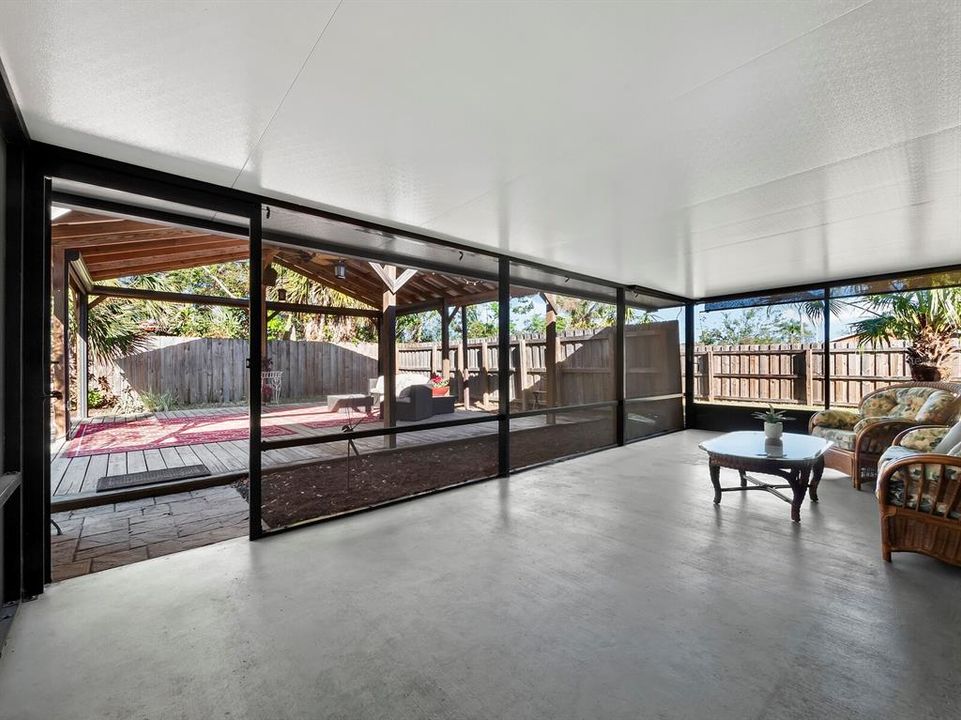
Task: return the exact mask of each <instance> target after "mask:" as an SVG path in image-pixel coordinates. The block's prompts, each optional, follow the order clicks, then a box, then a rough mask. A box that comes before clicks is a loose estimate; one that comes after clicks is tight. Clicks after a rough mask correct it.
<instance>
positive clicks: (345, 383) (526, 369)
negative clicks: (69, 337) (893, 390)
mask: <svg viewBox="0 0 961 720" xmlns="http://www.w3.org/2000/svg"><path fill="white" fill-rule="evenodd" d="M613 339H614V336H613V330H612V329H611V328H606V329H604V330H600V331H575V332H568V333H561V334H558V336H557V347H556V349H555V353H556V357H557V373H556V382H557V398H558V400H557V402H558V404H561V405H576V404H579V403H590V402H597V401H602V400H613V399H614V357H613ZM625 344H626V358H625V360H626V362H625V365H626V391H627V397H628V398H645V397H660V396H668V395H675V394H678V393H680V392H681V385H680V383H681V363H682V358H683V354H684V349H683V346H681V345H680V344H679V338H678V326H677V323H676V322H663V323H650V324H645V325H633V326H628V327H627V328H626V332H625ZM678 348H679V349H680V352H678V350H677V349H678ZM268 352H269V356H270V358H271V362H272V368H273V369H274V370H280V371H283V373H284V375H283V381H282V383H281V391H280V398H279V399H281V400H297V399H309V398H323V397H325V396H327V395H329V394H339V393H360V392H366V391H367V387H368V382H369V379H370V378H375V377H377V374H378V370H377V345H376V344H374V343H360V344H349V345H348V344H334V343H326V342H308V341H286V340H272V341H270V342H269V343H268ZM497 354H498V353H497V341H496V340H485V339H474V340H470V341H469V342H468V345H467V354H466V365H467V370H468V377H469V380H468V382H469V386H468V387H469V391H470V393H469V394H470V398H471V402H472V404H473V405H476V406H479V407H482V408H488V409H492V408H494V407H496V405H497V402H498V372H499V370H498V367H497ZM247 355H248V347H247V342H246V341H245V340H220V339H210V338H177V337H156V338H153V339H152V341H151V347H150V348H149V349H148V350H146V351H144V352H141V353H137V354H135V355H130V356H128V357H124V358H121V359H120V360H117V361H116V362H114V363H110V364H108V365H99V366H96V367H94V368H93V372H94V374H95V375H96V376H98V377H104V378H105V379H106V382H107V384H108V385H109V387H110V389H111V391H112V392H113V393H114V394H116V395H120V394H121V393H122V392H124V390H125V389H129V390H132V391H134V392H136V393H144V392H149V393H155V394H160V393H169V394H170V395H171V397H173V398H174V401H175V403H176V404H177V405H181V406H184V405H199V404H231V403H241V402H244V401H245V399H246V396H247V392H246V391H247V370H246V359H247ZM829 355H830V362H831V394H832V398H831V402H832V404H833V405H837V406H842V407H851V406H856V405H857V404H858V402H859V401H860V399H861V398H862V397H863V396H864V395H865V394H867V393H869V392H871V391H872V390H876V389H878V388H881V387H884V386H885V385H889V384H891V383H896V382H903V381H906V380H908V379H910V371H909V368H908V365H907V361H906V353H905V348H904V346H903V344H894V345H892V346H891V347H884V348H876V349H875V348H859V347H857V346H856V344H854V343H852V342H846V341H845V342H837V343H832V344H831V348H830V353H829ZM510 357H511V368H510V370H509V372H510V374H511V385H510V387H511V396H510V399H511V401H512V402H513V403H515V405H516V406H518V407H519V408H522V409H532V408H538V407H543V406H545V404H546V402H547V367H546V358H547V340H546V338H545V337H544V336H542V335H519V336H515V337H512V338H511V340H510ZM442 360H443V358H442V357H441V347H440V343H405V344H398V346H397V367H398V370H399V371H400V372H416V373H422V374H427V373H431V372H434V373H440V372H441V369H442ZM448 360H449V361H450V367H451V369H452V375H453V378H452V383H453V388H454V392H455V393H456V394H457V395H458V396H459V397H463V387H462V382H461V373H460V368H461V367H463V364H464V362H465V357H464V351H463V347H462V345H461V344H460V343H459V342H457V343H452V347H451V351H450V357H449V358H448ZM694 360H695V374H694V383H695V385H694V388H695V397H696V398H697V399H698V400H702V401H706V402H732V403H743V402H774V403H778V404H789V405H813V406H819V405H821V404H822V403H823V401H824V398H823V390H824V383H823V378H824V349H823V346H822V344H821V343H809V344H799V343H794V344H787V343H785V344H774V345H696V346H695V349H694ZM953 377H954V378H961V354H958V355H956V356H955V358H954V373H953ZM94 386H96V385H94Z"/></svg>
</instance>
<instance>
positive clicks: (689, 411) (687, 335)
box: [684, 302, 697, 429]
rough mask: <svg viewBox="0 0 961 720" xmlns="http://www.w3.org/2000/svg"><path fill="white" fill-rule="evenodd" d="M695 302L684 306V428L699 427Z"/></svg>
mask: <svg viewBox="0 0 961 720" xmlns="http://www.w3.org/2000/svg"><path fill="white" fill-rule="evenodd" d="M695 380H696V378H695V377H694V303H693V302H689V303H687V304H686V305H685V306H684V428H685V429H687V428H693V427H697V411H696V409H695V407H694V382H695Z"/></svg>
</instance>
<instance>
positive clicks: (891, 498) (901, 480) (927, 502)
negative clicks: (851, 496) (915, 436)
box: [886, 463, 961, 519]
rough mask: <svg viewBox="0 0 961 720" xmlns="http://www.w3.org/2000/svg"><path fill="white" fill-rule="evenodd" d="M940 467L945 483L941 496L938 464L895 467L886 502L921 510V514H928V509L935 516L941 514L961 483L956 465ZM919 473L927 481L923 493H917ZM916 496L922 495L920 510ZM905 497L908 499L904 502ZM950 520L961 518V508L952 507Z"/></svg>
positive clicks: (919, 482) (919, 480)
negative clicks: (932, 511)
mask: <svg viewBox="0 0 961 720" xmlns="http://www.w3.org/2000/svg"><path fill="white" fill-rule="evenodd" d="M943 468H944V481H945V483H946V487H945V488H944V492H943V493H942V492H940V490H941V470H942V466H941V465H939V464H937V463H927V464H925V463H915V464H911V465H906V466H904V467H901V468H898V469H897V470H895V472H894V474H893V475H892V476H891V478H890V480H889V481H888V493H887V498H886V501H887V503H888V504H889V505H897V506H898V507H907V508H909V509H912V510H917V509H920V510H921V512H931V508H932V507H934V509H935V514H938V515H944V513H945V510H946V509H947V504H948V501H950V499H951V496H952V495H953V494H954V491H955V488H956V487H957V484H958V483H959V482H961V468H959V467H957V466H955V465H945V466H943ZM922 473H924V475H925V477H926V480H927V482H926V484H925V487H924V493H923V494H921V492H920V490H921V474H922ZM905 481H906V482H907V492H905ZM919 495H920V496H921V497H920V507H919V504H918V496H919ZM905 496H906V497H907V500H906V501H905ZM939 496H940V497H939ZM949 517H951V518H955V519H957V518H961V508H959V507H957V506H955V509H954V510H952V511H951V514H950V515H949Z"/></svg>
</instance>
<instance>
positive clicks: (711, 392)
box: [682, 341, 961, 407]
mask: <svg viewBox="0 0 961 720" xmlns="http://www.w3.org/2000/svg"><path fill="white" fill-rule="evenodd" d="M682 353H683V349H682ZM828 354H829V357H830V363H831V366H830V367H831V404H832V405H837V406H840V407H856V406H857V405H858V403H859V402H860V400H861V398H862V397H863V396H864V395H866V394H867V393H870V392H872V391H873V390H877V389H879V388H882V387H884V386H886V385H890V384H892V383H897V382H906V381H908V380H910V379H911V371H910V368H909V366H908V363H907V353H906V351H905V346H904V344H903V343H893V344H892V345H891V346H890V347H881V348H870V347H868V348H860V347H858V346H857V344H856V343H854V342H850V341H841V342H835V343H831V346H830V352H829V353H828ZM694 367H695V373H694V381H695V386H694V388H695V390H694V394H695V397H696V398H697V399H699V400H704V401H707V402H773V403H778V404H793V405H813V406H820V405H822V404H823V402H824V346H823V343H805V344H801V343H793V344H789V343H784V344H773V345H695V347H694ZM952 377H953V378H961V355H955V357H954V361H953V373H952Z"/></svg>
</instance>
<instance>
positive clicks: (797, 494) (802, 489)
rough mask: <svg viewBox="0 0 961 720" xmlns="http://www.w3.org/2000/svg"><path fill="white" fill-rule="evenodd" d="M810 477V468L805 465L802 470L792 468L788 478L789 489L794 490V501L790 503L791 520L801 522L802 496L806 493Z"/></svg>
mask: <svg viewBox="0 0 961 720" xmlns="http://www.w3.org/2000/svg"><path fill="white" fill-rule="evenodd" d="M810 477H811V468H809V467H807V468H804V469H803V470H792V471H791V475H790V477H789V478H788V482H789V483H790V484H791V489H792V490H793V491H794V502H792V503H791V521H792V522H796V523H799V522H801V504H802V503H803V502H804V496H805V495H806V494H807V491H808V480H809V479H810Z"/></svg>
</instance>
